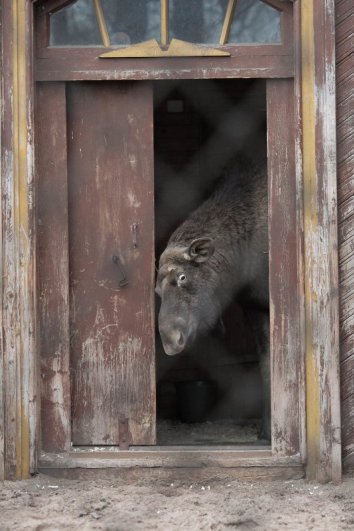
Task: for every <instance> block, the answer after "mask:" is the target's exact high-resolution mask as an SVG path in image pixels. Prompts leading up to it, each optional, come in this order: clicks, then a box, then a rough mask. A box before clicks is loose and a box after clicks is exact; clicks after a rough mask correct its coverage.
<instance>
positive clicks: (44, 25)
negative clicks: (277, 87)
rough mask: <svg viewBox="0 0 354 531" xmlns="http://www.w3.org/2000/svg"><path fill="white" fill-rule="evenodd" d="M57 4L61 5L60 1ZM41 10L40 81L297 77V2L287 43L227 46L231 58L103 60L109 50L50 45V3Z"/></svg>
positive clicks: (288, 14)
mask: <svg viewBox="0 0 354 531" xmlns="http://www.w3.org/2000/svg"><path fill="white" fill-rule="evenodd" d="M54 4H55V3H54ZM39 7H40V8H39V9H37V11H36V19H37V28H38V32H37V49H36V57H37V61H36V79H37V80H40V81H65V80H73V81H74V80H85V79H86V80H89V79H91V80H99V79H102V80H103V79H106V80H128V79H130V80H133V79H135V80H147V79H217V78H228V77H261V78H269V77H292V76H293V75H294V61H293V22H292V6H291V5H290V4H289V5H287V4H285V3H284V5H282V6H281V9H282V10H283V13H282V31H283V35H282V39H283V41H282V43H281V44H276V45H273V44H268V45H252V46H247V45H241V46H231V45H228V46H224V47H223V48H222V49H223V50H224V51H226V52H229V53H230V54H231V57H227V58H222V57H217V58H197V59H196V58H194V59H193V58H191V57H189V58H183V59H182V58H154V59H121V58H120V59H109V60H108V59H100V58H99V55H100V54H101V53H102V51H107V52H108V51H113V50H112V49H111V50H110V49H105V48H102V47H101V48H99V47H97V48H90V47H71V48H61V49H59V48H58V49H55V48H49V47H47V43H48V32H49V30H48V24H49V20H48V17H47V8H46V2H43V7H44V10H42V9H41V6H39Z"/></svg>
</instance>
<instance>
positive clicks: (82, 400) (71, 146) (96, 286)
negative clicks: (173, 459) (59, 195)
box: [68, 83, 156, 445]
mask: <svg viewBox="0 0 354 531" xmlns="http://www.w3.org/2000/svg"><path fill="white" fill-rule="evenodd" d="M152 113H153V101H152V86H151V85H150V84H149V83H124V84H123V83H75V84H71V85H70V86H69V87H68V176H69V240H70V304H71V310H70V333H71V369H72V429H73V432H72V433H73V435H72V441H73V443H74V444H94V445H97V444H118V443H121V442H122V437H123V433H122V432H123V430H124V431H126V434H125V435H126V437H127V439H129V440H128V442H129V444H154V443H155V416H156V414H155V394H156V389H155V348H154V335H155V327H154V276H155V260H154V236H153V233H154V173H153V114H152ZM113 256H117V257H118V258H119V261H120V263H121V267H122V268H124V270H125V271H126V275H127V280H128V284H127V285H126V286H124V287H121V286H120V285H119V280H120V268H119V267H118V265H117V264H115V263H114V262H113V260H112V258H113ZM126 420H127V422H128V424H126V423H125V422H126Z"/></svg>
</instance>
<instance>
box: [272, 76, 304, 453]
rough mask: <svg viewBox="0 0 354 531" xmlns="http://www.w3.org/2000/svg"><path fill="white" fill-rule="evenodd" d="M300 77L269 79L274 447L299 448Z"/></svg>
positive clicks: (301, 383)
mask: <svg viewBox="0 0 354 531" xmlns="http://www.w3.org/2000/svg"><path fill="white" fill-rule="evenodd" d="M294 110H295V105H294V81H293V80H292V79H285V80H271V81H270V80H268V81H267V127H268V177H269V244H270V246H269V266H270V267H269V269H270V272H269V275H270V278H269V281H270V283H269V290H270V340H271V356H272V358H271V359H272V361H271V367H272V369H271V371H272V372H271V377H272V445H273V451H274V453H275V454H276V455H279V456H281V455H292V454H296V453H297V452H299V448H300V433H301V426H300V422H301V417H300V395H301V389H303V386H304V378H303V374H302V363H301V356H302V355H303V352H302V350H301V345H302V342H301V328H300V327H301V301H302V300H303V297H302V296H301V290H302V285H303V284H302V279H301V276H300V272H299V267H298V264H299V257H298V251H299V249H300V248H301V245H300V244H299V238H301V233H299V232H298V231H297V222H298V219H297V189H296V178H295V176H296V168H295V116H294Z"/></svg>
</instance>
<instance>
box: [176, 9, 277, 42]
mask: <svg viewBox="0 0 354 531" xmlns="http://www.w3.org/2000/svg"><path fill="white" fill-rule="evenodd" d="M227 4H228V0H193V2H191V1H190V0H170V36H171V38H172V37H175V38H176V39H182V40H185V41H189V42H195V43H201V44H202V43H205V44H217V43H218V42H219V39H220V35H221V29H222V26H223V23H224V19H225V13H226V8H227ZM279 41H280V13H279V12H278V11H276V10H275V9H273V8H272V7H270V6H268V5H266V4H264V3H263V2H261V1H260V0H238V1H237V2H236V9H235V13H234V17H233V23H232V25H231V30H230V35H229V39H228V42H229V43H230V44H232V43H245V44H250V43H257V42H260V43H269V42H279Z"/></svg>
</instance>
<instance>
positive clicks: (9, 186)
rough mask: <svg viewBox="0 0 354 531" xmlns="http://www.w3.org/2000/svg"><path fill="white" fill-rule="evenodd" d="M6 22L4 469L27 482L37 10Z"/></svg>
mask: <svg viewBox="0 0 354 531" xmlns="http://www.w3.org/2000/svg"><path fill="white" fill-rule="evenodd" d="M1 16H2V32H3V34H2V67H3V70H2V71H3V94H2V98H3V108H2V120H1V122H2V132H1V133H2V134H1V137H2V138H1V140H2V142H1V177H2V182H1V187H2V234H3V242H2V253H3V260H2V271H1V275H2V279H3V291H2V296H3V300H2V319H3V322H2V326H3V341H2V346H3V364H4V367H3V382H2V383H3V387H4V395H3V396H4V403H3V407H4V409H3V411H4V423H3V426H4V436H3V447H4V448H3V461H4V467H3V469H4V477H5V478H8V479H20V478H26V477H29V475H30V473H31V472H32V471H35V468H36V455H35V453H36V448H37V419H38V415H37V407H38V392H37V361H36V345H35V339H36V327H35V322H36V321H35V259H34V256H35V240H34V232H35V231H34V187H33V149H32V146H33V145H32V114H33V113H32V76H31V72H32V4H31V2H30V1H29V0H13V1H12V2H5V3H2V13H1ZM0 444H1V436H0ZM0 456H1V449H0ZM0 470H1V466H0Z"/></svg>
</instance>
